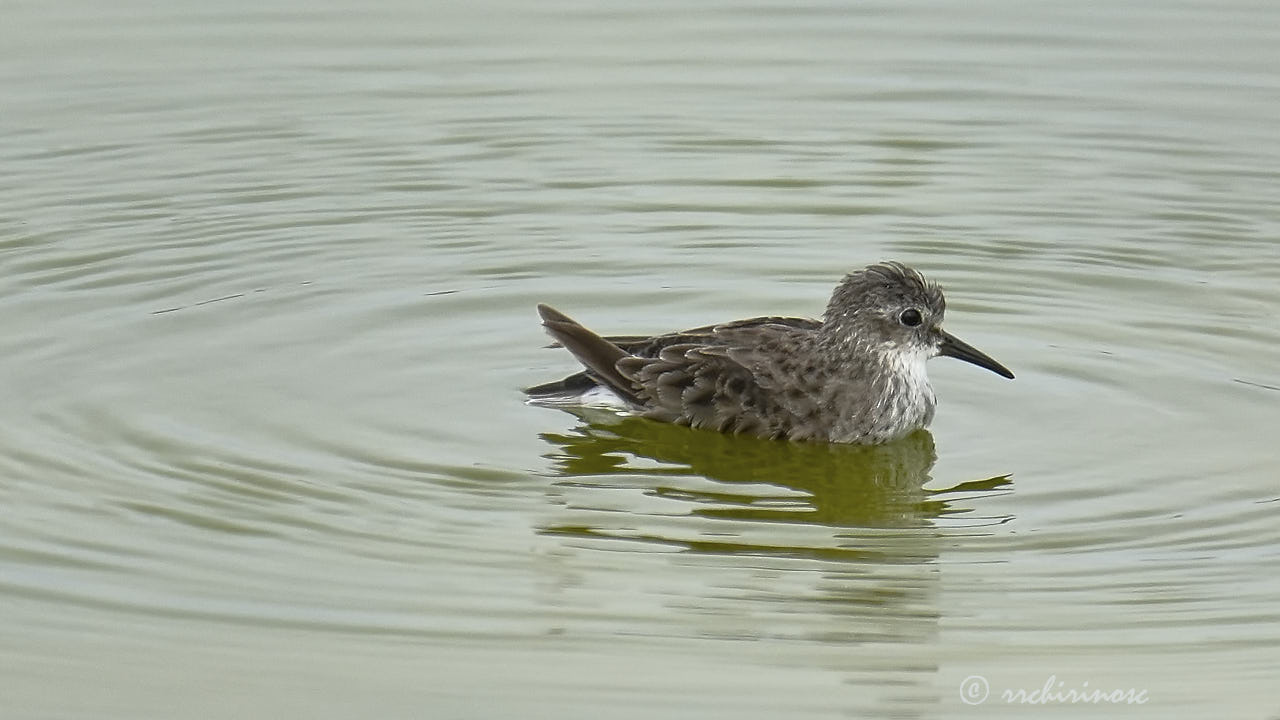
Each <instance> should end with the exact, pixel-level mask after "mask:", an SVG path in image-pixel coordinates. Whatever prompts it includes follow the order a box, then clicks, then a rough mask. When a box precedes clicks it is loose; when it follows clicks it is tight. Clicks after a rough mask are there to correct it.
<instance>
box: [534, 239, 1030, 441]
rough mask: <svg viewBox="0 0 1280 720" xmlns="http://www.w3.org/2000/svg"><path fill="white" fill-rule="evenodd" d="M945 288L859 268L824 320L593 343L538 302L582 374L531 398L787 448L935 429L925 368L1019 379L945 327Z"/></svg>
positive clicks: (914, 274)
mask: <svg viewBox="0 0 1280 720" xmlns="http://www.w3.org/2000/svg"><path fill="white" fill-rule="evenodd" d="M945 312H946V299H945V297H944V296H943V293H942V289H941V288H940V287H939V286H938V285H937V283H935V282H932V281H930V280H927V279H926V278H925V277H924V275H923V274H921V273H920V272H919V271H917V270H915V269H913V268H910V267H908V266H906V265H904V264H902V263H900V262H894V261H887V262H880V263H876V264H874V265H869V266H867V267H865V268H862V269H859V270H855V271H853V272H850V273H849V274H847V275H845V277H844V279H843V280H842V281H841V282H840V284H839V285H837V286H836V288H835V290H834V291H833V292H832V294H831V299H830V301H829V302H828V303H827V307H826V311H825V312H824V313H823V315H822V318H821V319H810V318H799V317H777V316H769V317H756V318H749V319H746V320H736V321H733V322H726V323H721V324H716V325H706V326H703V327H698V328H693V329H691V330H684V331H680V332H671V333H666V334H662V335H653V336H643V335H631V336H609V337H604V336H601V335H597V334H596V333H595V332H592V331H591V330H589V329H587V328H586V327H584V326H583V325H581V324H580V323H578V322H577V321H575V320H573V319H572V318H570V317H569V316H568V315H565V314H564V313H562V312H560V311H558V310H556V309H554V308H552V307H550V306H549V305H543V304H540V305H538V313H539V315H540V316H541V318H542V324H543V326H544V328H545V329H546V331H547V333H548V334H549V335H551V337H552V338H553V339H554V340H555V341H556V342H555V344H553V347H555V346H562V347H564V348H565V349H567V350H568V351H569V352H570V353H572V354H573V356H574V357H575V358H577V360H578V362H580V363H581V364H582V366H583V368H584V369H583V370H582V371H581V372H578V373H575V374H573V375H570V376H568V377H566V378H564V379H562V380H557V381H554V382H549V383H545V384H541V385H536V386H533V387H529V388H526V389H525V393H526V395H527V397H528V402H529V403H530V404H533V405H542V406H550V407H571V406H588V407H590V406H600V405H603V406H608V407H614V408H616V409H618V410H621V411H623V412H626V413H630V414H634V415H639V416H641V417H646V418H650V419H653V420H658V421H662V422H669V423H676V424H679V425H687V426H690V427H694V428H708V429H711V430H715V431H719V432H724V433H735V434H748V435H756V436H759V437H764V438H772V439H777V440H789V441H801V442H803V441H817V442H830V443H846V444H863V445H872V444H880V443H885V442H890V441H892V440H895V439H898V438H901V437H903V436H905V435H907V434H910V433H911V432H914V431H916V430H919V429H922V428H925V427H928V425H929V423H930V422H932V420H933V416H934V409H935V407H936V405H937V399H936V397H935V395H934V391H933V387H932V386H931V385H930V383H929V376H928V374H927V373H926V368H925V363H926V361H927V360H928V359H929V358H931V357H934V356H937V355H945V356H948V357H953V358H957V359H959V360H964V361H966V362H969V363H972V364H974V365H977V366H978V367H981V368H985V369H987V370H990V371H992V372H994V373H996V374H998V375H1001V376H1003V377H1006V378H1009V379H1013V373H1012V372H1010V371H1009V369H1008V368H1006V367H1005V366H1004V365H1001V364H1000V363H998V362H996V361H995V360H994V359H992V358H991V357H990V356H988V355H986V354H985V353H983V352H981V351H979V350H978V349H977V348H975V347H973V346H972V345H969V344H968V343H966V342H963V341H962V340H960V339H959V338H957V337H955V336H954V335H952V334H950V333H948V332H947V331H945V330H943V329H942V319H943V315H944V313H945Z"/></svg>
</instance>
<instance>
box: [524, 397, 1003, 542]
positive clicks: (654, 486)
mask: <svg viewBox="0 0 1280 720" xmlns="http://www.w3.org/2000/svg"><path fill="white" fill-rule="evenodd" d="M579 417H580V418H582V419H583V420H584V422H583V424H581V425H579V426H578V427H577V428H575V429H574V430H572V431H570V432H569V433H564V434H555V433H544V434H542V435H541V437H542V438H543V439H544V440H546V441H547V442H549V443H551V444H553V445H556V446H558V451H557V452H555V453H552V454H549V455H547V457H548V458H549V459H551V460H552V461H553V469H552V474H553V475H555V476H557V477H559V478H561V480H560V481H559V482H558V483H557V485H558V486H560V487H561V488H570V487H574V488H581V487H593V488H618V487H623V486H625V487H629V488H635V487H636V485H637V482H639V483H640V489H641V490H642V491H643V492H644V494H645V495H646V496H649V497H651V498H661V499H666V500H675V501H684V512H683V513H681V514H683V515H685V516H695V517H703V518H715V519H720V520H729V521H751V522H752V523H753V525H751V526H749V527H755V528H759V527H762V525H759V524H760V523H775V524H776V523H787V524H793V525H808V526H814V525H817V526H827V527H829V528H848V529H855V528H875V529H909V528H923V527H929V526H930V525H932V524H933V523H934V522H935V521H936V520H937V519H938V518H941V517H943V516H949V515H955V514H958V513H962V512H966V510H965V509H963V508H959V507H956V505H955V501H956V500H958V499H959V498H960V497H962V496H964V497H968V496H970V495H971V494H972V493H990V492H993V491H999V490H1002V489H1005V488H1007V487H1008V486H1009V484H1010V483H1009V479H1008V476H1005V475H1001V476H996V477H991V478H987V479H983V480H975V481H969V482H963V483H960V484H958V485H955V486H953V487H948V488H945V489H940V490H938V489H926V488H925V487H924V485H925V483H927V482H928V481H929V480H930V475H929V472H930V470H931V469H932V467H933V464H934V461H935V460H936V457H937V455H936V453H935V451H934V444H933V436H932V435H930V434H929V432H928V431H925V430H921V431H917V432H914V433H912V434H910V435H908V436H906V437H904V438H902V439H900V440H897V441H894V442H891V443H886V444H883V445H869V446H862V445H837V444H826V443H784V442H777V441H771V440H764V439H759V438H754V437H747V436H740V435H724V434H721V433H716V432H710V431H704V430H695V429H690V428H686V427H679V426H674V425H669V424H665V423H657V422H653V421H650V420H645V419H641V418H634V417H621V418H619V417H617V416H608V417H607V418H606V419H603V420H602V419H601V418H600V417H593V416H592V415H590V414H587V413H583V414H579ZM708 480H709V481H711V482H707V481H708ZM579 499H580V496H575V500H579ZM573 505H574V506H576V507H578V508H579V509H589V507H586V508H584V507H583V506H582V503H581V502H574V503H573ZM587 505H588V506H590V505H592V502H591V501H590V500H588V501H587ZM596 509H604V508H600V507H599V506H598V505H597V507H596ZM611 509H613V510H621V509H624V508H611ZM644 515H646V513H642V512H641V513H636V512H632V516H633V519H636V518H637V517H638V516H644ZM659 515H660V516H662V517H669V513H665V512H664V513H659ZM601 520H603V522H602V523H597V524H591V523H587V524H572V525H570V524H560V525H556V526H548V527H544V528H543V531H544V532H548V533H552V534H568V535H579V536H591V537H601V536H607V537H627V538H629V539H637V540H648V541H651V542H662V543H665V544H675V545H679V546H683V547H685V548H687V549H691V550H703V551H713V552H735V551H744V552H761V551H769V550H772V551H775V552H778V553H781V554H788V555H791V554H795V551H801V550H802V548H797V547H791V546H788V547H783V546H779V545H776V544H775V545H771V546H770V547H762V546H761V545H760V544H758V543H751V544H747V545H744V546H736V545H735V544H734V542H732V537H718V536H717V537H712V538H708V537H706V536H707V535H712V536H716V535H717V533H716V532H715V530H714V528H708V527H706V526H702V527H701V529H700V532H699V533H697V535H698V537H690V535H689V532H688V531H689V530H690V529H691V528H689V527H685V528H683V531H681V532H675V533H674V535H675V536H681V537H675V536H673V535H672V534H671V533H670V532H669V531H671V530H674V528H670V527H668V528H667V531H665V532H664V531H661V530H658V531H656V532H649V533H644V532H640V533H636V532H623V531H622V530H621V528H618V532H616V533H615V532H611V531H610V530H608V529H607V528H606V527H604V526H608V525H615V524H617V522H616V519H615V520H612V521H611V520H608V519H605V518H601ZM975 520H976V519H975ZM998 521H999V519H996V520H994V522H998ZM978 522H986V523H990V522H993V520H992V519H990V518H986V519H984V520H982V521H978ZM737 527H738V531H734V532H728V533H726V534H727V535H731V536H732V535H741V532H740V530H741V529H742V526H737ZM852 534H857V533H852ZM850 537H851V533H838V534H836V535H835V536H834V537H832V535H831V534H830V533H828V534H827V538H828V542H825V543H820V545H825V546H826V547H825V548H820V547H814V546H813V545H812V542H811V541H812V540H814V538H812V537H810V538H809V542H806V543H804V544H805V545H806V546H807V551H802V552H801V553H800V554H804V555H808V556H828V555H829V554H830V553H833V552H834V553H837V554H842V553H849V552H854V553H856V554H858V555H859V556H861V555H862V554H863V553H862V551H861V550H859V549H856V548H852V547H849V543H847V542H840V541H839V540H840V539H842V538H843V539H845V540H847V539H849V538H850ZM778 539H781V538H774V540H778ZM792 539H793V540H794V538H792ZM831 540H836V542H834V543H833V542H830V541H831ZM855 544H864V545H865V543H855ZM873 544H874V543H873Z"/></svg>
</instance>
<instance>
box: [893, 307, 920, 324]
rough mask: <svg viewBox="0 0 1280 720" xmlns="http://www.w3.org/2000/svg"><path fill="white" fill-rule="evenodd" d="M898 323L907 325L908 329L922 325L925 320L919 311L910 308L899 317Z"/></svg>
mask: <svg viewBox="0 0 1280 720" xmlns="http://www.w3.org/2000/svg"><path fill="white" fill-rule="evenodd" d="M898 322H900V323H902V324H903V325H906V326H907V327H916V326H917V325H919V324H920V323H922V322H924V318H922V317H920V311H919V310H917V309H915V308H908V309H906V310H903V311H902V314H901V315H899V316H898Z"/></svg>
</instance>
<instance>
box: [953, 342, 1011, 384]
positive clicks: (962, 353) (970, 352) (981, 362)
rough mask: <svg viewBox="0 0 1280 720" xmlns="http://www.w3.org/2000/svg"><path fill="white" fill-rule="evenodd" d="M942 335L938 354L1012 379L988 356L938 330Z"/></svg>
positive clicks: (1003, 368)
mask: <svg viewBox="0 0 1280 720" xmlns="http://www.w3.org/2000/svg"><path fill="white" fill-rule="evenodd" d="M938 332H940V333H942V342H941V343H939V344H938V354H939V355H946V356H947V357H953V358H956V359H957V360H963V361H965V362H968V363H973V364H974V365H977V366H978V367H980V368H986V369H988V370H990V371H991V372H993V373H995V374H997V375H1003V376H1004V377H1007V378H1009V379H1010V380H1012V379H1013V373H1011V372H1009V368H1007V367H1005V366H1003V365H1001V364H1000V363H998V362H996V361H995V360H992V359H991V356H990V355H987V354H986V353H984V352H982V351H981V350H979V349H978V348H976V347H974V346H972V345H970V344H969V343H967V342H965V341H963V340H961V339H960V338H958V337H956V336H955V335H952V334H951V333H949V332H947V331H946V330H939V331H938Z"/></svg>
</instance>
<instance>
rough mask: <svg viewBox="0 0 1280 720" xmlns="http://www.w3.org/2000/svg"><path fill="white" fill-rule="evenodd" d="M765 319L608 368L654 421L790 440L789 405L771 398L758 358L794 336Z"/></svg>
mask: <svg viewBox="0 0 1280 720" xmlns="http://www.w3.org/2000/svg"><path fill="white" fill-rule="evenodd" d="M769 320H772V318H757V319H753V320H752V321H742V322H738V323H729V324H726V325H720V326H714V327H711V328H708V329H706V330H705V331H703V332H700V333H696V334H694V333H691V334H687V335H684V336H683V338H682V340H683V341H680V342H670V343H669V344H664V345H663V346H662V347H661V348H660V349H659V350H658V351H657V354H656V355H655V356H651V357H650V356H643V355H635V354H629V355H628V356H626V357H623V358H621V359H619V360H618V361H617V363H616V365H617V369H618V372H619V373H621V374H622V375H623V376H625V377H626V378H628V379H629V380H630V381H631V383H632V385H633V386H634V387H635V388H636V391H637V395H638V396H639V397H640V398H642V399H643V401H644V404H643V408H644V414H645V415H646V416H648V417H652V418H655V419H658V420H665V421H667V422H675V423H680V424H684V425H691V426H693V427H705V428H710V429H714V430H718V431H721V432H736V433H748V434H752V435H760V436H765V437H791V438H793V439H803V438H800V437H797V436H796V430H797V420H798V419H799V416H797V415H796V412H795V411H796V410H797V409H800V410H803V408H798V407H796V405H797V403H798V402H799V403H803V402H805V400H806V398H804V397H797V398H789V397H788V396H787V395H786V394H785V393H781V392H778V391H777V388H776V387H775V386H776V384H777V383H776V379H777V378H776V377H775V376H774V375H773V373H771V372H770V370H771V368H770V367H769V364H768V362H767V358H766V357H765V355H762V353H763V352H764V348H765V347H766V346H767V344H768V343H770V342H772V341H776V340H778V339H780V338H782V337H785V336H787V335H789V334H790V333H794V332H797V331H800V328H797V327H796V326H795V325H793V324H790V323H773V322H769Z"/></svg>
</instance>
